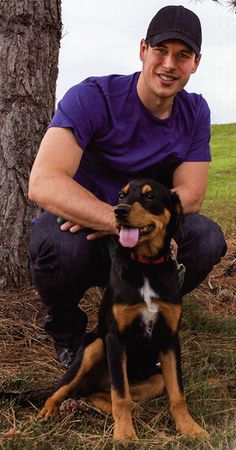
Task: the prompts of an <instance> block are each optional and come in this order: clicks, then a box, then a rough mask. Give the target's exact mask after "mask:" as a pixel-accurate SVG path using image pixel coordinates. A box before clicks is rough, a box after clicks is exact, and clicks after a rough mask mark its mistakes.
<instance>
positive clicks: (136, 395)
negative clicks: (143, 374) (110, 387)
mask: <svg viewBox="0 0 236 450" xmlns="http://www.w3.org/2000/svg"><path fill="white" fill-rule="evenodd" d="M164 388H165V383H164V379H163V376H162V375H161V374H160V373H157V374H155V375H152V376H151V377H149V378H147V379H146V380H144V381H141V382H140V383H136V384H131V385H130V395H131V398H132V400H133V401H134V402H139V401H143V400H150V399H152V398H155V397H158V396H159V395H160V394H161V393H162V392H163V390H164Z"/></svg>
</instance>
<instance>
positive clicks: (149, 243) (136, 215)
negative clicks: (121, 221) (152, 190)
mask: <svg viewBox="0 0 236 450" xmlns="http://www.w3.org/2000/svg"><path fill="white" fill-rule="evenodd" d="M169 220H170V212H169V211H168V209H166V208H165V209H164V212H163V213H162V214H160V215H158V216H156V215H154V214H152V213H150V212H149V211H147V210H146V209H145V208H143V206H142V205H141V204H140V203H139V202H135V203H134V204H133V205H132V209H131V212H130V214H129V223H128V225H129V226H131V227H134V228H143V227H145V226H147V225H150V224H153V225H155V228H154V230H153V231H152V232H150V233H148V234H147V235H143V236H139V242H138V244H137V246H136V249H135V251H136V253H138V254H139V255H142V256H147V257H149V256H155V255H156V254H157V253H158V251H159V250H160V249H161V248H163V245H164V238H165V235H166V226H167V224H168V223H169Z"/></svg>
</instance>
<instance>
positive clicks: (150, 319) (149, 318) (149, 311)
mask: <svg viewBox="0 0 236 450" xmlns="http://www.w3.org/2000/svg"><path fill="white" fill-rule="evenodd" d="M139 292H140V295H141V297H143V300H144V302H145V303H146V307H144V308H143V309H142V312H141V317H140V319H141V322H142V326H143V328H144V334H145V335H146V336H147V337H151V336H152V333H153V329H154V325H155V323H156V322H157V319H158V315H159V308H158V304H157V302H156V300H157V299H158V298H159V296H158V294H157V292H155V291H154V290H153V289H152V287H151V286H150V283H149V281H148V279H147V278H144V283H143V286H142V287H141V288H140V290H139Z"/></svg>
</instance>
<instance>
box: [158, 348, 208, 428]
mask: <svg viewBox="0 0 236 450" xmlns="http://www.w3.org/2000/svg"><path fill="white" fill-rule="evenodd" d="M160 360H161V367H162V374H163V378H164V382H165V387H166V390H167V392H168V396H169V400H170V412H171V414H172V417H173V419H174V421H175V425H176V430H177V431H178V432H180V433H181V434H182V435H185V436H195V435H201V434H202V435H206V434H207V433H206V432H205V431H204V430H203V429H202V428H201V427H200V426H199V425H198V424H197V423H196V422H195V421H194V420H193V418H192V417H191V415H190V414H189V411H188V407H187V404H186V401H185V397H184V394H183V392H182V391H181V390H180V387H179V384H178V380H177V367H176V358H175V355H174V352H173V351H172V350H169V351H168V352H167V353H163V352H161V353H160Z"/></svg>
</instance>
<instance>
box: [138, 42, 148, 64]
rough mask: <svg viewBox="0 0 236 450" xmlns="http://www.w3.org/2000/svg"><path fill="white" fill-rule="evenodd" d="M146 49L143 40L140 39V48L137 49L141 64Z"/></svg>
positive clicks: (146, 45) (145, 43)
mask: <svg viewBox="0 0 236 450" xmlns="http://www.w3.org/2000/svg"><path fill="white" fill-rule="evenodd" d="M147 47H148V44H147V42H146V41H145V39H142V40H141V42H140V48H139V57H140V60H141V61H142V62H143V61H144V58H145V54H146V51H147Z"/></svg>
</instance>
